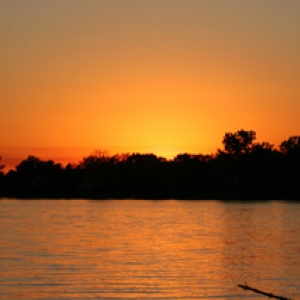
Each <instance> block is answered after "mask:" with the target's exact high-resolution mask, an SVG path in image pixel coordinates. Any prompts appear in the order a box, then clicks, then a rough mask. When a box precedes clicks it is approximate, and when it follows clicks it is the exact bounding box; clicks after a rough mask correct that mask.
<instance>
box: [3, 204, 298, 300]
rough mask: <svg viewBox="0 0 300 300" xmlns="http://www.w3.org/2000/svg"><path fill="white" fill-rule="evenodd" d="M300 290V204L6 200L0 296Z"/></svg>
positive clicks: (216, 295)
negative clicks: (246, 288)
mask: <svg viewBox="0 0 300 300" xmlns="http://www.w3.org/2000/svg"><path fill="white" fill-rule="evenodd" d="M245 281H246V282H247V283H248V285H250V286H254V287H256V288H259V289H262V290H266V291H268V292H272V293H274V294H279V295H283V296H286V297H290V298H293V299H297V298H298V299H300V203H299V204H298V203H288V202H275V201H274V202H262V203H256V202H253V203H250V202H248V203H238V202H231V203H225V202H218V201H129V200H128V201H127V200H126V201H125V200H123V201H122V200H121V201H112V200H111V201H85V200H74V201H73V200H72V201H63V200H59V201H58V200H53V201H50V200H42V201H37V200H36V201H31V200H30V201H17V200H1V201H0V299H219V300H220V299H221V300H222V299H267V298H265V297H262V296H260V295H257V294H253V293H251V292H245V291H243V290H241V289H238V288H237V287H236V286H237V284H239V283H244V282H245Z"/></svg>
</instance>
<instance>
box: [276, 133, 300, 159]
mask: <svg viewBox="0 0 300 300" xmlns="http://www.w3.org/2000/svg"><path fill="white" fill-rule="evenodd" d="M279 148H280V151H281V152H282V153H283V154H285V155H300V136H297V135H295V136H291V137H289V138H288V139H287V140H286V141H283V142H282V143H281V144H280V146H279Z"/></svg>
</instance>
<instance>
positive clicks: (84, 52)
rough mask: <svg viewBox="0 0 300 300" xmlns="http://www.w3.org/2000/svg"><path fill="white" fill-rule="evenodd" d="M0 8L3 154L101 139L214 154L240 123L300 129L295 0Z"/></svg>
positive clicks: (54, 0) (261, 136)
mask: <svg viewBox="0 0 300 300" xmlns="http://www.w3.org/2000/svg"><path fill="white" fill-rule="evenodd" d="M0 6H1V9H0V25H1V26H0V36H1V39H2V41H3V42H2V50H1V57H0V65H1V81H0V91H1V94H0V109H1V112H2V116H1V120H0V133H1V142H0V156H2V162H3V163H4V164H7V163H6V162H7V161H11V160H12V159H14V161H16V159H15V158H14V157H18V158H22V159H24V158H26V156H27V155H28V154H33V155H37V156H39V155H41V158H43V157H47V158H48V157H49V159H53V160H55V155H53V153H54V154H55V153H58V154H57V157H58V158H59V157H62V156H63V157H65V154H64V153H67V154H66V156H69V157H70V160H72V158H79V159H81V158H82V156H87V155H89V154H90V153H92V152H93V151H95V150H96V149H101V150H102V149H103V150H107V151H108V153H110V154H115V153H133V152H141V153H154V154H156V155H158V156H163V157H167V158H172V157H174V156H175V155H177V154H179V153H184V152H187V153H203V154H210V153H214V152H215V151H216V150H217V149H218V148H220V147H222V145H221V141H222V137H223V135H224V133H225V132H235V131H236V130H239V129H245V130H255V131H256V132H257V138H258V139H257V140H258V141H267V142H270V143H272V144H275V146H278V144H279V143H280V142H282V141H283V140H285V139H287V138H288V137H289V136H291V135H299V134H300V123H299V120H298V112H299V111H300V88H299V83H298V78H300V60H299V53H300V40H299V28H300V19H299V17H298V15H299V14H298V12H299V11H300V2H298V1H293V0H292V1H288V2H284V3H283V2H282V1H280V0H274V1H272V2H270V1H263V2H262V1H258V0H254V1H251V2H241V1H238V0H231V1H228V2H224V1H221V0H211V1H195V0H186V1H179V0H163V1H157V0H152V1H138V0H122V1H109V0H100V1H96V0H85V1H83V0H79V1H71V0H64V1H58V0H51V1H50V0H45V1H38V0H29V1H21V0H16V1H10V0H0ZM41 149H48V150H41ZM51 149H52V150H51ZM53 149H54V150H53ZM64 149H69V150H64ZM72 149H73V150H72ZM79 149H87V150H85V151H83V150H79ZM29 150H30V151H31V153H28V151H29ZM61 153H63V155H62V154H61ZM61 159H62V158H61Z"/></svg>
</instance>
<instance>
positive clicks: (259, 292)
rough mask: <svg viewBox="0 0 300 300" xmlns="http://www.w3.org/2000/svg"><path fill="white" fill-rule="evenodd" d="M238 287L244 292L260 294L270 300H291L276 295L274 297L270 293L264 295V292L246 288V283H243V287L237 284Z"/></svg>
mask: <svg viewBox="0 0 300 300" xmlns="http://www.w3.org/2000/svg"><path fill="white" fill-rule="evenodd" d="M238 287H240V288H241V289H244V290H249V291H252V292H254V293H257V294H262V295H264V296H267V297H270V298H275V299H278V300H292V299H290V298H286V297H282V296H276V295H274V294H272V293H266V292H263V291H261V290H258V289H255V288H252V287H250V286H248V285H247V283H245V285H243V284H238Z"/></svg>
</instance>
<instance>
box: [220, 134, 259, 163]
mask: <svg viewBox="0 0 300 300" xmlns="http://www.w3.org/2000/svg"><path fill="white" fill-rule="evenodd" d="M255 139H256V132H255V131H252V130H250V131H246V130H243V129H242V130H239V131H237V132H234V133H231V132H226V133H225V136H224V138H223V141H222V143H223V145H224V149H225V153H228V154H231V155H233V156H234V157H236V158H239V157H240V156H241V155H242V154H245V153H248V152H249V151H250V150H251V146H252V143H253V141H254V140H255Z"/></svg>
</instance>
